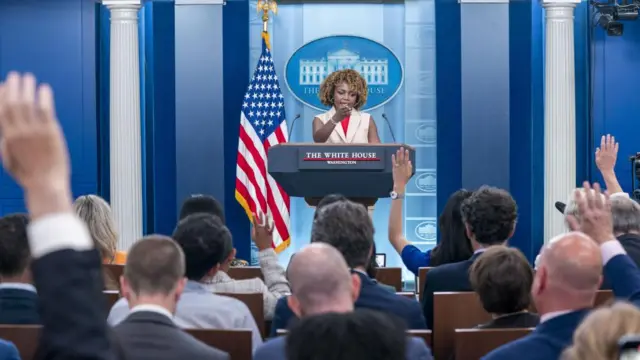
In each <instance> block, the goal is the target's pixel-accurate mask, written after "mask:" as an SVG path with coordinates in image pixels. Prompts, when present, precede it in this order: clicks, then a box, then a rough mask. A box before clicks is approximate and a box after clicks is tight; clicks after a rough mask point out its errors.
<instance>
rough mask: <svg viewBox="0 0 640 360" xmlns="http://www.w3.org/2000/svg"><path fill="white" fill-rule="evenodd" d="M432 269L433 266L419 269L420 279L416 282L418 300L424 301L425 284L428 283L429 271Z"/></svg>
mask: <svg viewBox="0 0 640 360" xmlns="http://www.w3.org/2000/svg"><path fill="white" fill-rule="evenodd" d="M429 270H431V267H421V268H420V269H418V281H417V282H416V293H417V294H418V300H419V301H420V302H422V297H423V295H424V291H422V290H424V284H426V283H427V273H428V272H429Z"/></svg>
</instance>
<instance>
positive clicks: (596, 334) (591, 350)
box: [562, 303, 640, 360]
mask: <svg viewBox="0 0 640 360" xmlns="http://www.w3.org/2000/svg"><path fill="white" fill-rule="evenodd" d="M638 334H640V310H638V308H637V307H635V306H633V305H630V304H625V303H616V304H613V306H611V307H603V308H599V309H596V310H594V311H593V312H592V313H590V314H589V316H587V317H586V318H585V319H584V321H583V322H582V323H581V324H580V326H578V328H577V329H576V331H575V333H573V345H571V347H569V348H567V349H566V350H565V351H564V353H563V354H562V360H592V359H593V360H618V359H625V357H624V356H621V354H620V351H619V349H620V348H619V346H618V342H619V340H620V338H622V337H623V336H625V335H638ZM632 350H633V351H637V349H632ZM636 358H637V355H636V357H630V359H636Z"/></svg>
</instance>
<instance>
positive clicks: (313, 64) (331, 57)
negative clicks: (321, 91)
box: [300, 49, 389, 85]
mask: <svg viewBox="0 0 640 360" xmlns="http://www.w3.org/2000/svg"><path fill="white" fill-rule="evenodd" d="M343 69H353V70H355V71H357V72H359V73H360V74H361V75H362V76H363V77H364V78H365V79H366V80H367V84H368V85H388V79H389V61H388V60H387V59H361V58H360V55H358V54H356V53H354V52H352V51H349V50H347V49H342V50H338V51H334V52H329V53H328V54H327V57H326V58H322V59H320V60H306V59H302V60H300V85H320V84H321V83H322V81H324V79H325V78H326V77H327V76H328V75H329V74H331V73H332V72H334V71H337V70H343Z"/></svg>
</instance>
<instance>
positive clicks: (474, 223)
mask: <svg viewBox="0 0 640 360" xmlns="http://www.w3.org/2000/svg"><path fill="white" fill-rule="evenodd" d="M460 211H461V212H462V218H463V219H464V222H465V224H466V225H467V226H469V230H470V231H471V233H472V234H473V235H474V236H475V240H476V241H477V242H479V243H480V244H483V245H498V244H503V243H504V242H505V241H507V240H509V236H510V235H511V234H512V232H513V229H514V226H515V224H516V219H517V218H518V206H517V205H516V202H515V200H513V198H512V197H511V194H509V193H508V192H506V191H505V190H502V189H498V188H495V187H490V186H482V187H481V188H480V189H478V190H476V191H474V192H473V194H472V195H471V196H470V197H469V198H468V199H466V200H464V201H463V202H462V207H461V210H460Z"/></svg>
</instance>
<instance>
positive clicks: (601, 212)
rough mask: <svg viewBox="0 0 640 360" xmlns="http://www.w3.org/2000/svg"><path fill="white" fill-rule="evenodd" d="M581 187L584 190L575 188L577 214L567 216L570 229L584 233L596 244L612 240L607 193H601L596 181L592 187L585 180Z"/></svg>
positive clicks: (613, 237)
mask: <svg viewBox="0 0 640 360" xmlns="http://www.w3.org/2000/svg"><path fill="white" fill-rule="evenodd" d="M583 187H584V192H583V191H582V190H580V189H576V190H575V198H576V204H577V205H578V216H577V217H574V216H571V215H570V216H568V217H567V221H568V222H569V226H570V227H571V230H573V231H581V232H583V233H585V234H586V235H588V236H589V237H591V238H592V239H593V240H594V241H595V242H596V243H598V244H602V243H604V242H607V241H609V240H614V239H615V236H614V234H613V221H612V219H611V202H610V201H609V194H607V193H606V192H605V193H604V194H603V193H602V191H601V189H600V185H599V184H598V183H595V184H593V188H592V187H591V185H590V184H589V182H588V181H585V182H584V185H583Z"/></svg>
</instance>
